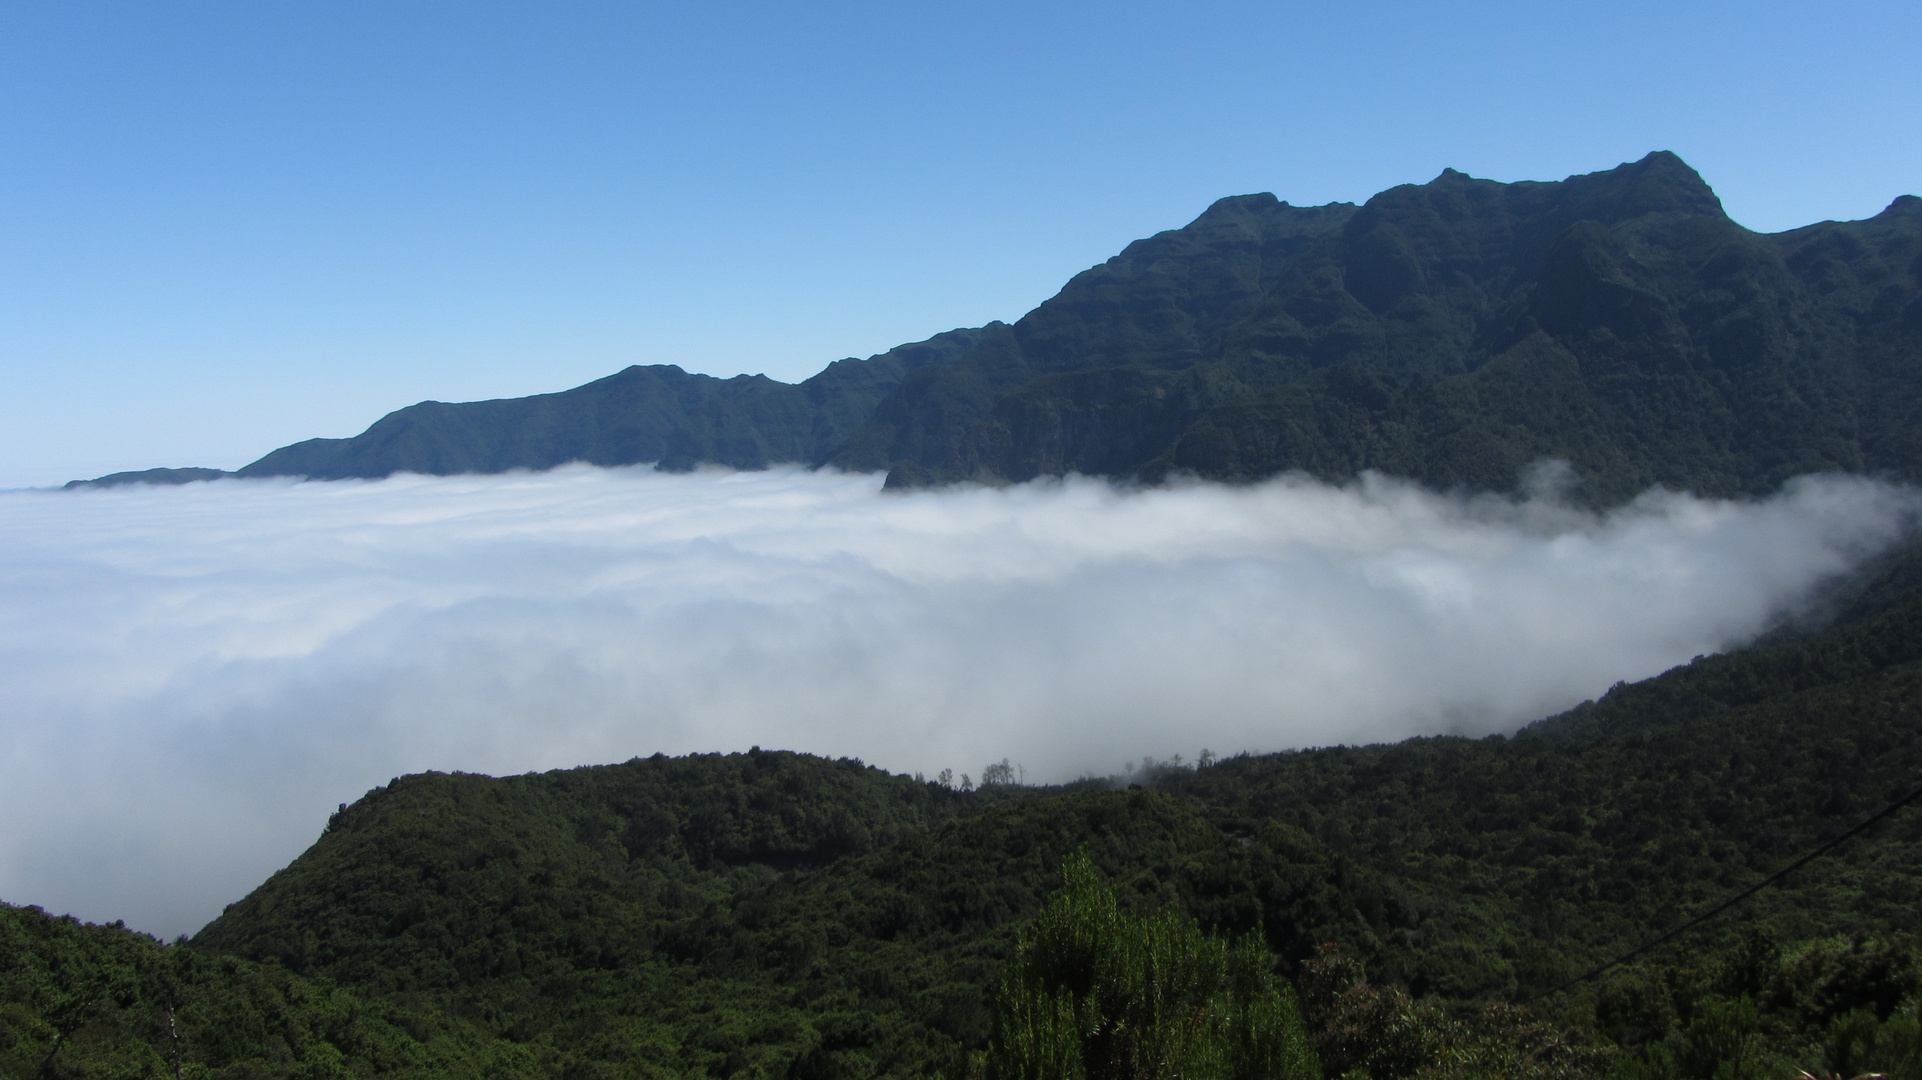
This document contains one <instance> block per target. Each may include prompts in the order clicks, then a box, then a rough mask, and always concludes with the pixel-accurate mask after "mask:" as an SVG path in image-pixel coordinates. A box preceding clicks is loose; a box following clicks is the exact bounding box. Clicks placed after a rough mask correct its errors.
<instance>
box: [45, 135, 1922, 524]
mask: <svg viewBox="0 0 1922 1080" xmlns="http://www.w3.org/2000/svg"><path fill="white" fill-rule="evenodd" d="M1918 357H1922V200H1918V199H1916V198H1914V197H1912V196H1903V197H1901V198H1899V199H1897V200H1896V201H1895V202H1894V203H1892V204H1891V205H1890V206H1889V208H1888V209H1887V210H1886V211H1884V212H1883V213H1882V214H1880V215H1878V216H1876V217H1874V218H1871V219H1868V220H1866V221H1854V222H1823V223H1820V224H1816V225H1810V226H1808V227H1806V228H1802V229H1797V230H1793V231H1790V232H1786V233H1779V234H1773V235H1762V234H1757V233H1753V232H1750V231H1748V230H1747V229H1744V228H1742V227H1741V226H1739V225H1737V224H1735V223H1734V222H1732V221H1730V220H1729V219H1728V217H1727V216H1726V215H1725V214H1724V213H1723V212H1722V208H1721V204H1720V202H1719V201H1718V200H1717V199H1716V197H1715V195H1714V193H1713V191H1711V190H1710V189H1709V187H1708V185H1706V184H1705V183H1703V181H1702V179H1701V178H1700V177H1699V176H1697V175H1696V174H1695V172H1694V171H1693V170H1691V169H1690V168H1689V167H1688V166H1687V165H1685V164H1684V163H1683V162H1682V161H1681V160H1680V159H1679V158H1677V157H1675V156H1674V155H1672V154H1668V153H1655V154H1651V155H1649V156H1648V157H1646V158H1644V159H1642V160H1641V161H1638V162H1635V163H1633V164H1628V165H1623V166H1621V167H1619V168H1616V169H1612V170H1609V171H1606V172H1599V173H1594V174H1590V175H1586V176H1575V177H1570V178H1569V179H1567V180H1564V181H1560V182H1555V183H1532V182H1523V183H1513V184H1503V183H1496V182H1493V181H1488V180H1477V179H1472V178H1470V177H1467V176H1464V175H1462V174H1460V173H1457V172H1453V171H1447V172H1444V173H1443V174H1442V175H1441V176H1440V177H1438V178H1436V179H1435V180H1433V181H1431V182H1429V183H1427V184H1423V185H1405V186H1402V187H1397V188H1393V189H1391V190H1389V191H1385V192H1382V193H1381V194H1379V195H1376V196H1375V197H1374V198H1372V199H1369V200H1368V201H1367V202H1366V203H1364V204H1363V205H1360V206H1355V205H1352V204H1348V203H1332V204H1329V205H1327V206H1319V207H1296V206H1290V205H1289V204H1287V203H1285V202H1281V201H1278V200H1277V199H1276V198H1275V197H1274V196H1272V195H1266V194H1263V195H1247V196H1239V197H1234V198H1228V199H1223V200H1221V201H1219V202H1217V203H1215V204H1214V205H1213V206H1211V207H1209V208H1208V210H1207V211H1206V212H1205V213H1203V214H1202V215H1201V216H1200V217H1199V218H1197V219H1195V221H1193V222H1192V223H1190V224H1189V225H1187V226H1185V227H1183V228H1180V229H1176V230H1172V231H1169V232H1164V233H1161V234H1158V235H1156V236H1154V237H1151V238H1149V239H1145V240H1140V241H1137V242H1135V243H1133V244H1130V245H1129V246H1128V247H1127V248H1126V249H1125V250H1123V251H1122V252H1121V253H1120V254H1119V255H1117V256H1115V257H1114V258H1112V259H1109V260H1108V261H1107V262H1106V263H1103V264H1102V265H1100V266H1097V267H1094V268H1093V269H1090V270H1088V271H1086V272H1085V273H1082V274H1080V275H1077V276H1076V277H1075V278H1074V279H1073V280H1072V281H1070V282H1068V284H1067V285H1066V286H1065V287H1064V288H1063V289H1062V290H1061V292H1060V293H1058V294H1057V295H1056V296H1054V297H1053V298H1052V299H1049V300H1048V301H1046V302H1044V303H1042V304H1041V305H1040V306H1039V307H1037V308H1035V309H1034V310H1033V311H1031V312H1029V313H1028V314H1027V315H1025V316H1023V317H1022V318H1021V319H1019V320H1017V321H1015V322H1014V323H1012V324H1005V323H999V322H996V323H991V324H989V325H987V326H985V327H981V328H978V329H971V330H955V331H951V332H949V333H945V334H941V335H937V336H936V337H933V338H930V339H928V340H927V341H924V342H920V343H917V344H913V345H904V346H901V347H900V348H897V349H894V350H892V351H890V352H887V353H884V354H882V355H879V356H875V357H872V358H869V359H867V360H854V359H847V360H841V361H837V362H836V363H834V364H831V365H829V366H828V367H827V368H826V369H825V370H824V371H822V372H821V373H820V374H818V375H816V376H814V377H813V378H811V379H808V380H806V381H805V382H802V383H800V384H798V385H790V384H786V383H780V382H775V381H773V380H770V379H767V378H765V377H762V376H745V375H744V376H739V377H736V378H733V379H716V378H712V377H709V376H705V375H690V374H688V373H686V372H684V371H682V370H681V369H680V368H678V367H673V366H659V365H657V366H651V367H632V368H629V369H627V370H625V371H623V372H620V373H619V374H616V375H612V376H609V377H608V378H605V379H602V380H599V381H597V382H593V383H589V384H587V385H586V386H582V387H578V388H576V389H573V390H568V391H565V392H562V393H556V394H545V395H539V396H536V397H529V398H517V399H511V400H501V401H483V402H469V403H465V404H447V403H442V402H423V403H421V404H418V405H414V406H410V407H408V408H405V409H401V410H399V411H397V412H394V413H391V414H389V415H388V416H386V417H384V418H382V419H381V420H380V421H379V422H377V423H375V424H374V425H373V426H372V427H370V428H369V429H368V430H367V431H366V432H364V433H362V434H360V435H358V436H355V437H353V438H350V439H313V440H309V441H307V442H302V443H296V444H294V445H292V446H287V447H283V448H282V449H279V450H276V451H274V452H272V453H270V454H268V455H267V456H265V457H263V458H261V459H260V460H259V461H256V462H254V463H253V464H251V465H248V466H246V467H245V468H243V469H241V470H239V475H242V476H308V477H314V478H321V479H325V478H340V477H378V476H385V475H388V474H390V473H393V472H398V471H409V472H420V473H430V474H446V473H462V472H499V471H504V470H508V469H515V468H528V469H543V468H549V467H552V466H555V465H560V464H563V463H566V462H569V461H584V462H588V463H592V464H599V465H625V464H635V463H642V462H657V463H659V465H660V467H663V468H687V467H691V466H694V465H696V464H700V463H706V462H711V463H716V464H721V465H728V466H733V467H738V468H761V467H765V466H767V465H769V464H773V463H779V462H800V463H804V464H808V465H834V466H839V467H844V468H849V469H858V470H881V469H885V470H888V471H889V483H890V484H893V485H896V486H899V485H913V484H925V483H937V482H945V481H955V480H982V481H987V482H1002V481H1022V480H1027V479H1030V478H1033V477H1036V476H1042V475H1054V474H1061V473H1065V472H1080V473H1085V474H1091V475H1108V476H1117V477H1140V478H1144V479H1148V480H1155V479H1159V478H1161V477H1163V476H1166V475H1168V474H1170V473H1174V472H1185V473H1194V474H1197V475H1200V476H1203V477H1210V478H1216V479H1224V480H1247V479H1258V478H1262V477H1266V476H1271V475H1275V474H1277V473H1281V472H1285V471H1289V470H1301V471H1304V472H1307V473H1310V474H1312V475H1315V476H1318V477H1322V478H1326V479H1334V480H1345V479H1347V478H1349V477H1352V476H1353V475H1355V474H1356V473H1357V472H1359V471H1361V470H1364V469H1376V470H1380V471H1383V472H1387V473H1390V474H1393V475H1396V476H1402V477H1406V478H1410V479H1415V480H1419V481H1421V482H1423V483H1426V484H1429V485H1431V486H1436V487H1441V488H1453V487H1457V486H1465V487H1470V488H1474V489H1478V490H1505V489H1508V488H1511V487H1512V486H1513V485H1514V484H1515V483H1516V480H1517V477H1518V475H1519V474H1520V472H1521V470H1522V469H1523V468H1525V467H1526V466H1527V465H1528V464H1529V463H1530V462H1533V461H1536V460H1538V459H1542V458H1557V459H1561V460H1566V461H1568V462H1570V463H1572V464H1573V465H1574V467H1575V469H1576V473H1577V476H1578V477H1579V479H1580V480H1581V481H1582V484H1583V487H1582V489H1581V491H1582V494H1583V497H1585V498H1586V499H1587V500H1589V501H1591V502H1596V503H1611V502H1615V501H1619V500H1622V499H1625V498H1628V497H1631V496H1633V495H1634V494H1636V493H1639V492H1640V491H1642V490H1644V489H1646V488H1647V487H1649V486H1650V485H1653V484H1666V485H1669V486H1671V487H1676V488H1685V489H1688V490H1692V491H1695V492H1697V493H1699V494H1704V495H1727V494H1736V493H1758V492H1764V491H1769V490H1773V489H1774V488H1775V487H1777V486H1778V485H1780V483H1781V482H1782V481H1783V480H1785V479H1787V478H1789V477H1791V476H1794V475H1797V474H1801V473H1808V472H1820V471H1828V470H1844V471H1853V472H1868V473H1878V474H1889V475H1893V476H1898V477H1903V478H1909V479H1915V478H1918V477H1922V435H1918V433H1917V431H1916V429H1915V426H1914V425H1913V424H1912V423H1910V422H1909V418H1910V417H1912V416H1914V415H1916V413H1917V411H1918V409H1919V408H1922V366H1918V363H1917V360H1918ZM203 478H206V473H204V472H201V471H198V470H152V471H150V472H147V473H120V474H115V475H114V476H111V477H103V478H101V479H100V480H99V481H87V482H77V483H122V482H132V481H147V482H182V481H186V480H192V479H203Z"/></svg>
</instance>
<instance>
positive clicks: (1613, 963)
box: [1522, 787, 1922, 1005]
mask: <svg viewBox="0 0 1922 1080" xmlns="http://www.w3.org/2000/svg"><path fill="white" fill-rule="evenodd" d="M1919 795H1922V787H1918V788H1916V789H1914V790H1913V791H1910V792H1909V793H1908V794H1907V795H1904V796H1902V797H1901V798H1899V799H1897V800H1895V801H1894V802H1892V803H1890V804H1889V805H1887V806H1885V807H1883V808H1882V809H1880V810H1878V811H1876V812H1875V813H1873V814H1871V815H1869V816H1868V817H1867V818H1865V819H1863V820H1862V821H1861V822H1860V823H1859V824H1857V825H1856V826H1855V827H1854V828H1852V829H1850V830H1848V831H1847V832H1845V833H1843V834H1842V835H1840V836H1837V837H1836V838H1834V839H1833V840H1830V841H1828V842H1827V843H1825V844H1822V845H1821V846H1820V847H1817V848H1816V849H1815V850H1814V851H1811V852H1809V853H1808V854H1806V855H1804V856H1802V857H1801V858H1799V859H1797V860H1795V861H1794V862H1792V863H1790V864H1788V865H1787V866H1784V867H1783V868H1781V869H1780V870H1777V871H1776V872H1775V873H1773V874H1770V875H1769V876H1768V877H1765V878H1763V879H1762V880H1760V881H1758V882H1756V883H1755V884H1753V885H1750V886H1749V887H1748V888H1746V889H1743V890H1742V891H1741V892H1739V893H1736V894H1735V895H1734V896H1731V897H1729V898H1728V899H1727V900H1724V901H1722V902H1721V903H1719V904H1717V905H1715V906H1714V907H1712V908H1710V909H1708V910H1707V911H1704V912H1703V913H1701V914H1700V915H1697V916H1695V917H1694V918H1693V919H1690V920H1689V921H1687V922H1685V923H1683V924H1682V925H1680V926H1678V927H1676V928H1675V929H1673V930H1670V931H1669V932H1668V933H1666V934H1663V935H1662V936H1660V937H1657V938H1652V939H1650V940H1648V941H1644V942H1643V943H1641V944H1640V945H1638V946H1636V947H1635V948H1634V949H1632V950H1630V951H1628V952H1625V953H1623V954H1622V955H1620V956H1618V957H1616V958H1615V959H1613V960H1610V961H1609V962H1608V963H1606V964H1603V965H1601V966H1600V967H1596V968H1591V969H1589V970H1588V971H1585V972H1583V973H1582V974H1580V975H1577V976H1575V977H1574V978H1572V979H1570V980H1568V981H1567V982H1565V983H1563V984H1561V985H1560V986H1557V987H1556V988H1554V989H1553V990H1544V991H1543V992H1541V993H1539V994H1536V995H1535V996H1534V997H1532V998H1529V999H1528V1000H1527V1001H1525V1002H1523V1003H1522V1004H1524V1005H1533V1004H1534V1003H1535V1002H1537V1001H1540V1000H1542V999H1543V998H1545V997H1552V996H1554V995H1556V994H1559V993H1561V992H1562V991H1564V990H1566V989H1568V988H1569V987H1571V986H1574V985H1576V984H1577V983H1584V982H1587V981H1588V980H1590V979H1592V978H1594V977H1595V976H1597V975H1600V974H1601V973H1603V972H1604V971H1608V970H1609V969H1611V968H1616V967H1620V966H1621V965H1622V964H1625V963H1627V962H1628V961H1630V960H1633V959H1635V958H1636V957H1638V956H1640V955H1642V954H1643V953H1645V952H1647V951H1649V950H1650V949H1653V948H1654V947H1656V946H1657V945H1661V944H1663V943H1664V942H1667V941H1669V940H1671V939H1673V938H1675V937H1676V936H1678V935H1680V934H1682V933H1683V932H1684V931H1688V930H1693V929H1694V928H1695V927H1697V926H1700V925H1701V924H1703V923H1705V922H1707V921H1709V920H1710V919H1713V918H1714V917H1715V916H1717V915H1720V914H1721V913H1722V912H1724V911H1727V910H1728V909H1729V908H1732V907H1734V906H1735V905H1737V904H1739V903H1741V902H1742V901H1744V900H1747V899H1748V898H1749V897H1751V896H1754V895H1755V894H1756V893H1758V892H1761V891H1762V890H1763V889H1766V888H1768V887H1769V886H1770V885H1773V884H1775V883H1776V882H1778V881H1780V880H1782V879H1783V878H1785V877H1788V876H1789V875H1790V874H1792V873H1794V872H1795V871H1797V870H1799V869H1801V868H1802V867H1804V866H1806V865H1808V864H1809V863H1810V862H1812V861H1813V860H1815V859H1816V858H1817V857H1819V856H1821V855H1825V854H1827V853H1828V852H1830V851H1832V850H1834V849H1835V848H1836V847H1837V846H1838V845H1840V844H1841V843H1842V842H1843V841H1844V840H1847V839H1849V838H1850V837H1852V836H1854V835H1856V834H1857V833H1860V832H1862V831H1863V830H1864V829H1867V828H1869V827H1870V826H1871V825H1874V824H1876V823H1877V822H1880V821H1882V820H1884V819H1885V818H1888V817H1889V816H1890V815H1892V814H1894V813H1895V812H1896V811H1897V810H1900V809H1902V808H1903V807H1904V806H1907V805H1908V804H1909V803H1911V802H1914V801H1915V799H1916V797H1917V796H1919Z"/></svg>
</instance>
